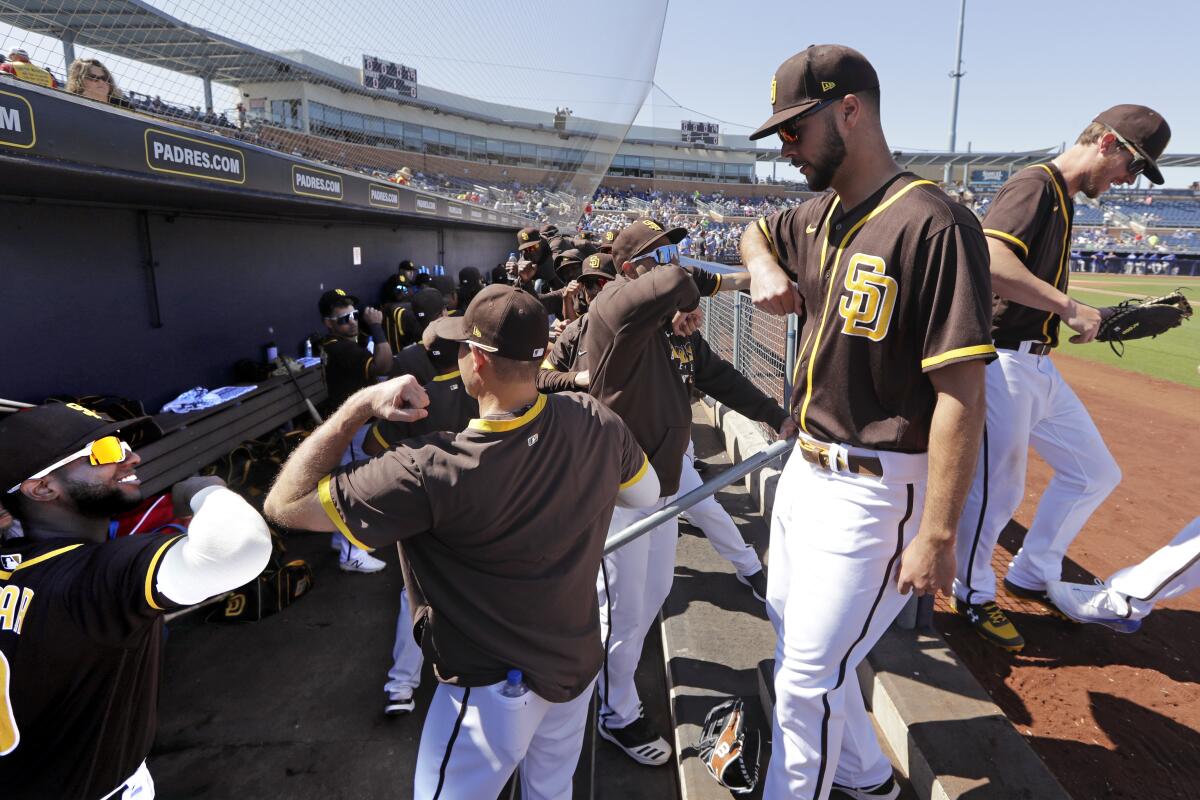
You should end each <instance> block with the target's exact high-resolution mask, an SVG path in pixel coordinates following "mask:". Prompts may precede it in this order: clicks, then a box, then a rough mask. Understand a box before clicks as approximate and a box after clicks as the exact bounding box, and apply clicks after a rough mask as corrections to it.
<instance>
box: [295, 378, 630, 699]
mask: <svg viewBox="0 0 1200 800" xmlns="http://www.w3.org/2000/svg"><path fill="white" fill-rule="evenodd" d="M648 463H649V462H648V460H647V458H646V456H645V454H644V453H643V452H642V449H641V448H640V447H639V446H638V444H637V441H636V440H635V439H634V437H633V434H632V433H631V432H630V431H629V429H628V428H627V427H626V426H625V425H624V424H623V423H622V422H621V420H620V419H619V418H618V417H617V416H616V414H614V413H613V412H612V411H610V410H609V409H607V408H605V407H604V406H603V404H601V403H599V402H598V401H596V400H594V399H593V398H591V397H588V396H587V395H583V394H576V393H564V394H557V395H549V396H548V395H538V399H537V401H536V402H535V403H534V404H533V405H532V406H531V407H530V408H529V409H528V410H525V411H523V412H522V413H519V414H515V415H505V416H502V417H496V418H486V419H475V420H472V421H471V422H470V424H469V425H468V426H467V429H466V430H465V431H463V432H462V433H458V434H451V433H445V432H441V433H431V434H428V435H426V436H422V437H419V438H417V439H411V440H409V441H407V442H405V443H404V444H402V445H399V446H397V447H394V448H392V449H390V450H388V451H386V452H384V453H382V454H381V455H379V456H377V457H376V458H374V459H372V460H370V461H363V462H359V463H357V464H352V465H349V466H347V467H344V468H342V469H340V470H338V471H336V472H334V473H333V474H332V475H330V476H327V477H325V478H323V479H322V480H321V481H320V483H319V484H318V489H317V492H318V496H319V497H320V499H321V503H322V505H323V506H324V508H325V511H326V513H327V514H328V515H329V517H330V519H331V520H332V521H333V523H334V525H335V526H336V527H337V529H338V530H340V531H341V532H342V534H343V535H345V536H346V538H348V539H350V540H351V541H352V542H353V543H354V544H355V545H357V546H359V547H364V548H365V547H378V546H380V545H384V544H387V543H389V542H394V541H400V543H401V547H402V550H403V554H404V558H403V561H402V567H403V568H404V583H405V586H406V587H407V588H408V591H409V597H410V600H411V602H412V607H413V621H414V628H415V633H414V635H415V636H416V639H417V641H419V642H420V643H421V649H422V650H423V651H424V653H425V655H426V656H427V657H428V658H429V660H430V661H431V662H432V663H433V665H434V669H435V672H436V674H437V676H438V679H439V680H441V681H444V682H447V683H454V684H458V685H463V686H486V685H489V684H492V683H496V682H498V681H502V680H504V678H505V676H506V675H507V672H508V670H510V669H519V670H521V672H522V673H523V674H524V675H525V680H526V682H528V684H529V686H530V687H531V688H532V689H533V690H534V691H535V692H537V693H538V694H539V695H541V696H542V697H544V698H545V699H547V700H549V701H551V702H555V703H561V702H565V701H567V700H570V699H572V698H574V697H577V696H578V695H579V694H580V693H581V692H582V691H583V690H584V689H586V688H587V687H588V686H590V685H591V681H592V679H593V678H595V677H596V674H597V673H598V672H599V670H600V663H601V660H602V657H603V647H602V646H601V642H600V616H599V605H598V602H597V599H596V590H595V584H596V574H597V572H598V571H599V569H600V558H601V553H602V551H603V549H604V540H605V537H606V535H607V533H608V524H609V521H610V520H611V518H612V511H613V505H614V503H615V502H616V498H617V493H618V492H619V491H620V489H621V488H623V487H624V486H630V485H632V484H634V483H636V482H637V481H639V480H641V479H642V477H643V476H644V475H645V474H646V472H647V465H648Z"/></svg>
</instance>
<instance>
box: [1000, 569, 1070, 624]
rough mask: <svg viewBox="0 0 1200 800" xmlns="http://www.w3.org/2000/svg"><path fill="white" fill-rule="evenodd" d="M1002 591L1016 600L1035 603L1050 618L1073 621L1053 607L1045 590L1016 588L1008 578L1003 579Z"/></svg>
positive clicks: (1052, 602) (1056, 607)
mask: <svg viewBox="0 0 1200 800" xmlns="http://www.w3.org/2000/svg"><path fill="white" fill-rule="evenodd" d="M1004 591H1006V592H1008V594H1009V595H1010V596H1012V597H1015V598H1017V599H1018V600H1028V601H1030V602H1032V603H1037V604H1038V605H1039V606H1041V607H1042V608H1044V609H1045V610H1046V611H1048V612H1050V616H1052V617H1058V618H1059V619H1062V620H1066V621H1067V622H1074V621H1075V620H1073V619H1071V618H1070V617H1068V616H1067V615H1066V614H1064V613H1063V612H1062V610H1061V609H1060V608H1059V607H1058V606H1056V605H1054V601H1053V600H1051V599H1050V596H1049V595H1048V594H1046V590H1045V589H1026V588H1025V587H1024V586H1018V585H1017V584H1015V583H1013V582H1012V581H1010V580H1009V579H1008V578H1005V579H1004Z"/></svg>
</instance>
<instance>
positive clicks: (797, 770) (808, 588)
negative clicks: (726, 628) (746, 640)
mask: <svg viewBox="0 0 1200 800" xmlns="http://www.w3.org/2000/svg"><path fill="white" fill-rule="evenodd" d="M849 453H850V454H851V455H861V456H874V457H876V458H878V459H880V461H881V463H882V465H883V472H884V477H883V478H875V477H872V476H864V475H856V474H851V473H848V472H840V473H833V472H829V471H827V470H824V469H822V468H820V467H816V466H813V465H811V464H809V463H808V462H806V461H805V460H804V459H803V457H802V456H801V455H800V453H799V452H798V451H797V452H794V453H793V454H792V457H791V458H790V459H789V461H788V464H787V466H786V467H785V468H784V470H783V474H782V475H781V476H780V480H779V487H778V490H777V493H776V496H775V513H774V517H773V518H772V520H771V571H770V573H769V574H768V576H767V612H768V615H769V616H770V618H771V623H772V624H773V625H774V626H775V632H776V647H775V714H774V719H773V720H772V748H773V751H772V755H771V761H770V764H768V766H767V775H766V781H765V786H764V790H763V798H764V799H765V800H784V798H787V799H788V800H792V799H793V798H804V800H825V798H828V796H829V792H830V788H831V786H832V783H833V781H837V783H839V784H842V785H844V786H852V787H864V786H874V785H876V784H879V783H882V782H883V781H885V780H887V779H888V777H889V776H891V774H892V767H891V763H890V762H889V761H888V759H887V757H886V756H884V754H883V752H882V751H881V750H880V748H879V743H878V741H876V739H875V732H874V730H873V729H872V727H871V721H870V718H869V717H868V716H867V712H866V708H865V707H864V705H863V700H862V694H861V692H860V690H859V686H858V680H857V678H856V674H855V669H856V667H857V666H858V664H859V662H861V661H862V659H863V658H864V657H866V655H867V652H868V651H870V649H871V648H872V647H873V646H874V645H875V643H876V642H877V641H878V640H879V637H880V636H882V635H883V633H884V631H885V630H886V629H887V627H888V625H890V624H891V622H892V620H893V619H895V617H896V615H897V614H898V613H899V612H900V609H902V608H903V607H904V603H905V601H906V600H907V599H908V598H907V596H906V595H902V594H900V593H899V592H898V591H897V590H896V578H897V575H898V572H899V567H900V554H901V552H902V551H903V549H904V547H905V546H906V545H907V544H908V543H909V542H910V541H911V540H912V539H913V537H915V536H916V534H917V529H918V526H919V524H920V519H921V511H922V508H923V505H924V499H925V478H926V472H927V470H928V460H927V458H926V457H925V455H924V454H920V455H911V454H904V453H890V452H883V451H870V450H862V449H858V448H850V449H849Z"/></svg>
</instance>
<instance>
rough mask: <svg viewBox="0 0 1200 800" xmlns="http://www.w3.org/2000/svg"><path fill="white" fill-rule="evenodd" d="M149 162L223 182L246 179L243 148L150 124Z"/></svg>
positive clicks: (152, 166) (155, 166) (174, 171)
mask: <svg viewBox="0 0 1200 800" xmlns="http://www.w3.org/2000/svg"><path fill="white" fill-rule="evenodd" d="M145 139H146V165H147V166H148V167H150V169H152V170H154V171H155V172H167V173H170V174H172V175H187V176H188V177H192V178H202V179H203V180H206V181H220V182H221V183H245V182H246V157H245V156H244V155H243V154H242V151H241V150H238V149H236V148H233V147H226V146H225V145H221V144H216V143H214V142H209V141H205V140H204V139H193V138H192V137H191V136H181V135H180V134H178V133H170V132H168V131H160V130H155V129H153V128H147V129H146V134H145Z"/></svg>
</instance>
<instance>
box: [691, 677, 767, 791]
mask: <svg viewBox="0 0 1200 800" xmlns="http://www.w3.org/2000/svg"><path fill="white" fill-rule="evenodd" d="M760 745H761V742H760V739H759V734H758V731H757V730H754V729H751V730H750V731H747V730H746V719H745V714H744V713H743V710H742V701H741V700H738V699H737V698H734V699H733V700H726V701H725V702H724V703H721V704H720V705H719V706H716V707H715V708H713V709H712V710H711V711H709V712H708V716H706V717H705V718H704V730H703V732H702V733H701V734H700V741H698V742H697V743H696V749H697V750H699V751H700V760H701V761H703V762H704V766H705V767H707V768H708V772H709V774H710V775H712V776H713V777H714V778H716V780H717V783H719V784H721V785H722V786H724V787H725V788H727V789H729V791H731V792H733V793H734V794H747V793H749V792H752V791H754V786H755V785H756V784H757V783H758V753H759V748H760Z"/></svg>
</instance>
